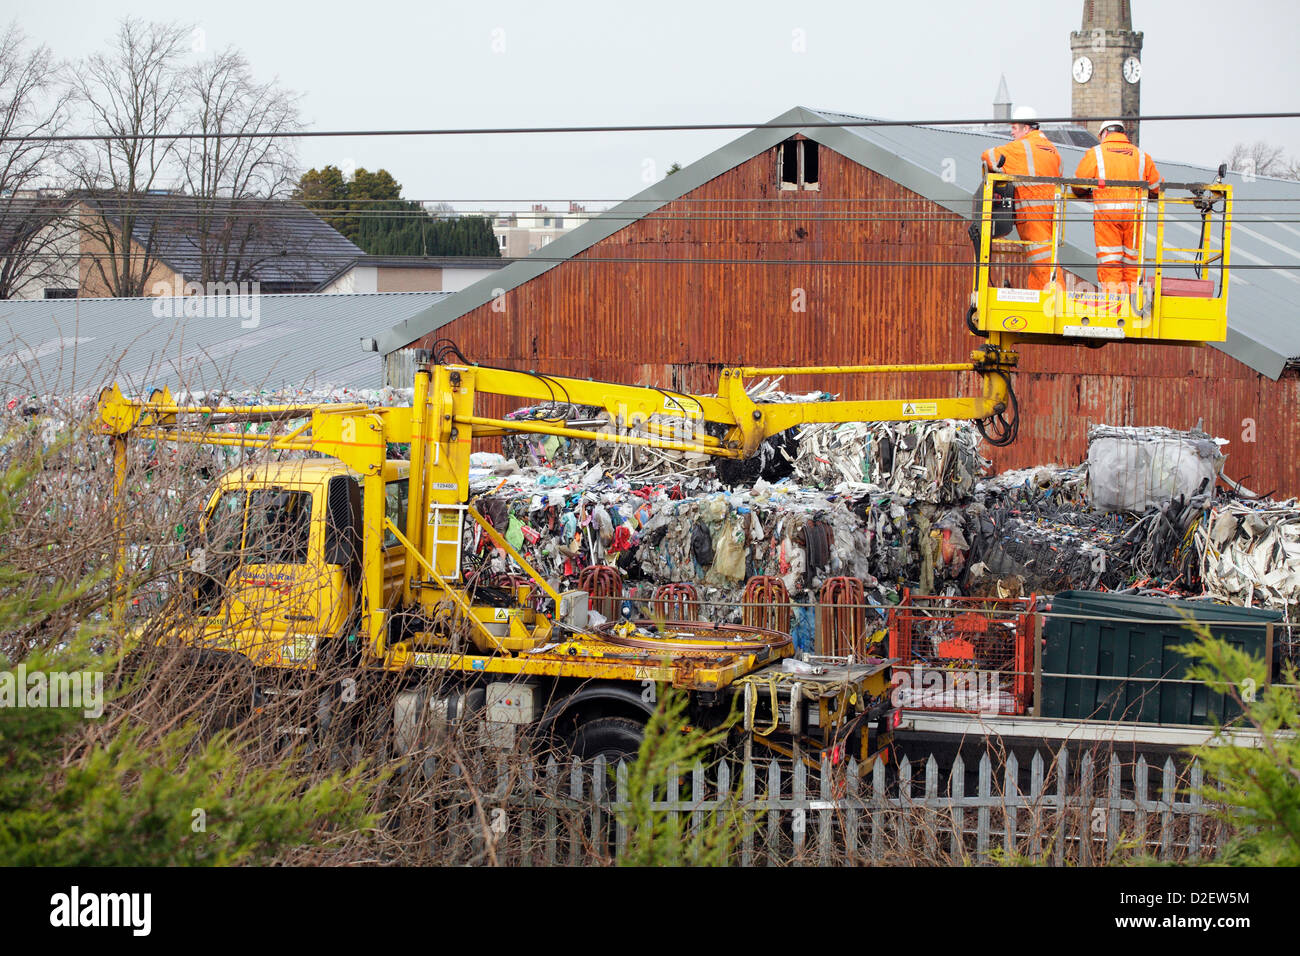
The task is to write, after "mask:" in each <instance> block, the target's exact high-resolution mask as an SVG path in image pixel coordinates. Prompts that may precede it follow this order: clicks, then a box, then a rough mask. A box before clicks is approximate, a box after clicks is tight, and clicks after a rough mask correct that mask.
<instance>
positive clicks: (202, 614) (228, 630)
mask: <svg viewBox="0 0 1300 956" xmlns="http://www.w3.org/2000/svg"><path fill="white" fill-rule="evenodd" d="M409 473H410V464H409V462H405V461H388V462H386V464H385V468H384V484H385V512H386V515H387V517H388V518H390V519H391V520H392V521H393V522H394V523H395V524H398V525H399V527H400V526H403V525H404V524H405V521H406V502H407V493H408V488H409ZM362 495H363V492H362V483H361V482H360V481H359V480H358V476H357V475H356V474H355V473H354V472H353V471H352V470H351V469H350V468H348V467H347V466H346V465H345V464H343V463H342V462H340V461H338V460H336V459H330V458H317V459H296V460H286V461H279V462H265V463H260V464H256V465H249V466H241V467H237V468H234V469H231V470H230V471H228V472H226V473H225V474H224V475H222V476H221V477H220V478H219V479H218V481H217V483H216V487H215V489H214V490H213V492H212V495H211V496H210V498H209V499H208V502H207V505H206V507H205V508H204V510H203V515H202V518H201V520H200V524H199V539H198V542H197V544H196V546H195V547H194V548H193V549H192V550H191V552H190V563H189V568H188V570H187V571H186V572H184V573H183V575H182V582H181V587H182V592H183V593H185V594H186V595H187V596H188V597H189V599H190V600H191V601H192V602H193V604H192V607H193V615H192V617H191V618H190V620H189V624H188V627H189V628H191V629H192V633H193V639H194V644H195V645H197V646H201V647H205V648H207V649H211V650H223V651H233V652H236V653H238V654H241V655H243V656H244V657H247V658H248V659H249V660H250V661H252V663H254V664H256V665H263V666H273V667H303V668H308V669H310V668H314V667H315V664H316V653H317V649H318V647H319V646H320V642H321V641H322V640H323V639H329V638H332V637H346V636H347V635H348V632H349V629H355V611H356V609H357V606H358V601H359V597H360V588H361V575H360V570H361V561H362V554H361V540H362V535H361V515H362V513H363V512H362ZM405 558H406V555H405V549H404V547H403V546H402V544H401V542H400V541H398V540H397V538H396V536H394V535H392V534H386V535H385V536H384V540H383V566H384V597H385V603H386V604H387V605H388V606H391V602H393V601H395V600H396V599H397V597H398V595H399V594H400V591H401V580H402V569H403V566H404V563H405Z"/></svg>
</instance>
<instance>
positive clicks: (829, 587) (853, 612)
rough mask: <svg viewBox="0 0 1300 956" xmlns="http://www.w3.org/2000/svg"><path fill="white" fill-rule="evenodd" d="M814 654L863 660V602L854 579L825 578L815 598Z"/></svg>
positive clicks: (866, 635)
mask: <svg viewBox="0 0 1300 956" xmlns="http://www.w3.org/2000/svg"><path fill="white" fill-rule="evenodd" d="M817 603H818V604H819V605H821V606H820V607H819V608H818V612H817V641H816V645H815V648H816V651H817V653H818V654H823V655H828V656H834V657H847V656H848V655H850V654H852V655H853V656H854V657H855V658H857V659H858V660H862V659H863V658H865V657H866V656H867V642H868V639H869V638H870V637H871V634H870V633H869V632H868V630H867V607H866V604H867V599H866V595H865V593H864V592H863V589H862V581H861V580H860V579H858V578H829V579H827V581H826V583H825V584H823V585H822V589H821V591H820V592H819V593H818V595H817Z"/></svg>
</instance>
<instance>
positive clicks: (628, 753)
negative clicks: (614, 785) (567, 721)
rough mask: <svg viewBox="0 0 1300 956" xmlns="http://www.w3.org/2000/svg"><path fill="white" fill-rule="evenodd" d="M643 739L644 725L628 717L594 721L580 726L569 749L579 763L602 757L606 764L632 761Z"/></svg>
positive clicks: (571, 738) (571, 740) (605, 718)
mask: <svg viewBox="0 0 1300 956" xmlns="http://www.w3.org/2000/svg"><path fill="white" fill-rule="evenodd" d="M644 736H645V725H644V724H639V723H637V722H636V721H635V720H629V719H628V718H627V717H597V718H595V719H594V720H589V721H586V722H585V723H582V724H579V725H578V729H577V730H575V731H574V732H573V736H572V737H570V738H569V749H570V750H572V751H573V753H574V755H575V756H576V757H578V758H579V759H581V760H592V759H594V758H595V757H597V756H604V758H605V760H606V762H607V763H611V764H612V763H615V762H617V761H619V760H628V761H631V760H635V759H636V755H637V751H638V750H640V749H641V740H642V738H643V737H644Z"/></svg>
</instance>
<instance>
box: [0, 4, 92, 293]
mask: <svg viewBox="0 0 1300 956" xmlns="http://www.w3.org/2000/svg"><path fill="white" fill-rule="evenodd" d="M59 72H60V71H59V66H58V64H56V63H55V61H54V59H53V57H52V55H51V54H50V51H49V49H48V48H47V47H45V46H44V45H38V46H34V47H33V46H30V45H29V44H28V42H27V39H26V37H25V36H24V35H23V32H22V30H20V29H19V28H18V26H17V25H16V24H10V25H9V26H8V27H7V28H6V29H5V30H4V32H3V33H0V136H4V137H22V138H20V139H8V138H6V139H5V140H3V141H0V299H8V298H12V297H13V296H15V295H22V294H25V293H31V292H32V291H34V290H39V289H41V288H43V287H44V286H46V285H48V284H50V283H51V282H52V281H53V282H58V281H59V280H60V279H65V277H66V274H67V272H68V270H69V269H75V262H76V260H75V257H73V258H65V256H64V255H63V254H64V253H66V252H68V251H69V250H68V249H67V245H68V244H69V243H70V242H75V237H74V236H72V235H71V233H70V227H69V221H68V219H67V217H66V216H64V215H63V213H64V210H65V208H66V202H65V201H64V200H63V198H62V194H61V190H59V189H58V188H57V187H58V185H59V183H58V180H57V173H58V168H59V158H60V156H61V154H62V152H63V147H62V145H61V144H58V143H52V142H50V141H49V140H48V139H35V138H33V137H48V136H52V135H56V134H58V133H60V132H62V131H63V129H64V124H65V123H66V121H67V119H68V112H69V111H68V100H69V94H68V92H67V91H66V89H65V88H64V87H63V86H62V85H61V83H60V76H59ZM75 284H76V283H75V278H74V280H73V285H74V286H75Z"/></svg>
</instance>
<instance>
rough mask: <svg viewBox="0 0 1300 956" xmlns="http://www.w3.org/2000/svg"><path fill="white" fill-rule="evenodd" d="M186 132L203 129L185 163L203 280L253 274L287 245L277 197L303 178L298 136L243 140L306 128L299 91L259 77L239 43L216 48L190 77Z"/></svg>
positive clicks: (184, 153)
mask: <svg viewBox="0 0 1300 956" xmlns="http://www.w3.org/2000/svg"><path fill="white" fill-rule="evenodd" d="M185 92H186V100H187V103H186V114H187V115H186V122H185V126H186V130H187V131H188V132H194V133H202V134H204V135H203V137H202V138H200V139H192V140H188V141H186V142H185V143H184V144H183V145H182V148H181V150H180V165H181V170H182V176H183V181H184V183H185V186H186V189H187V191H188V192H189V193H190V195H191V196H192V197H193V200H192V203H193V210H194V212H193V215H194V217H195V234H194V238H195V241H196V242H197V243H198V246H199V254H200V259H201V263H202V266H201V269H202V273H201V275H199V276H198V277H197V278H198V279H199V280H200V281H201V282H204V283H209V282H236V281H244V280H247V279H250V278H253V277H254V275H255V274H256V267H257V266H258V264H259V263H260V262H261V261H262V260H264V259H266V258H267V257H268V256H271V255H279V251H277V250H279V249H282V247H283V245H284V243H283V242H277V241H276V238H277V236H278V235H279V234H280V233H281V232H283V230H282V229H281V228H279V227H280V225H281V223H280V222H279V218H280V217H279V216H278V214H277V213H278V211H279V210H280V204H279V203H278V202H276V200H279V199H280V198H282V197H284V196H285V195H286V194H288V193H289V192H290V190H291V189H292V187H293V185H294V183H295V181H296V179H297V173H298V170H297V154H296V150H295V149H294V146H293V141H292V140H291V139H283V138H279V137H274V136H267V137H262V138H255V139H253V138H238V137H239V135H240V134H247V133H274V134H279V133H291V132H296V131H298V130H300V129H302V125H303V124H302V120H301V118H300V116H299V112H298V102H299V99H300V97H299V95H297V94H294V93H291V92H288V91H286V90H284V89H282V88H281V87H280V86H279V84H278V83H276V82H275V81H271V82H267V83H258V82H257V81H256V80H255V79H254V77H253V72H252V70H251V68H250V67H249V64H248V61H247V60H246V59H245V58H244V55H243V54H242V53H240V52H239V51H238V50H235V49H233V48H230V49H227V50H224V51H223V52H221V53H218V54H216V55H215V56H214V57H212V58H211V59H209V60H206V61H204V62H202V63H200V64H198V65H196V66H194V67H193V68H192V69H190V70H189V71H188V72H187V73H186V76H185Z"/></svg>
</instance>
